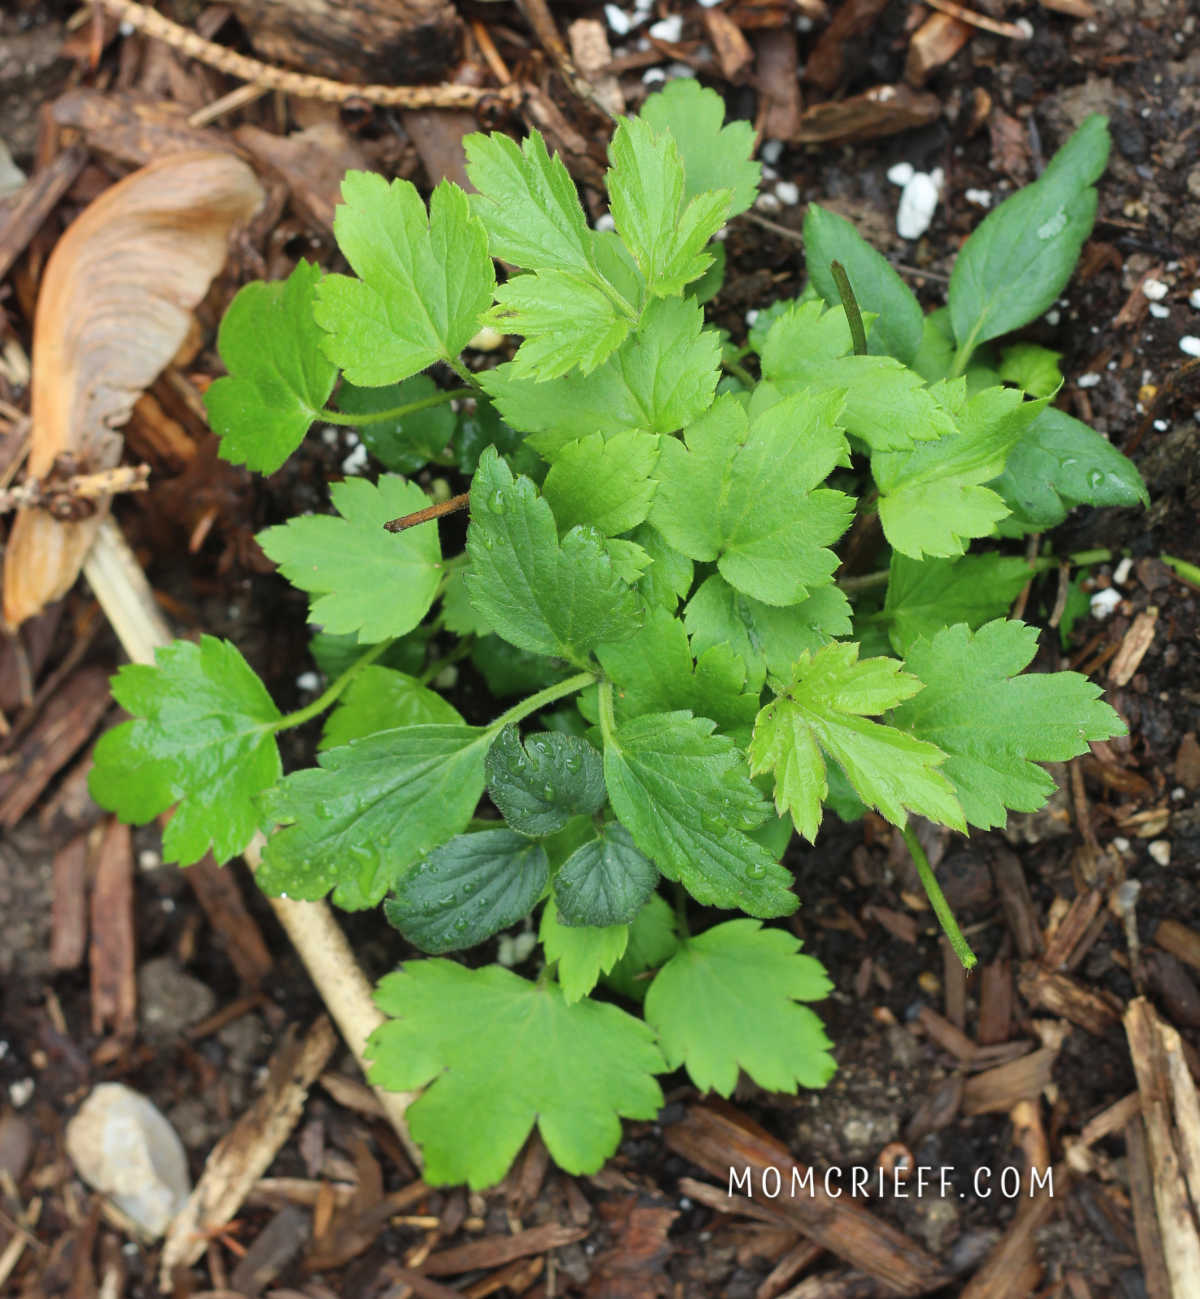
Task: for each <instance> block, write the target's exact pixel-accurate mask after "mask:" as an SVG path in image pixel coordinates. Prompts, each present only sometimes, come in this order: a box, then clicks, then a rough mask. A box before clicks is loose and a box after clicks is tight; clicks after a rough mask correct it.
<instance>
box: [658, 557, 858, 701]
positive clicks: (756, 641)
mask: <svg viewBox="0 0 1200 1299" xmlns="http://www.w3.org/2000/svg"><path fill="white" fill-rule="evenodd" d="M683 620H684V626H685V627H686V628H687V631H688V635H689V636H690V637H691V641H692V653H693V654H699V655H704V654H705V653H706V652H707V651H708V650H710V649H712V648H714V647H716V646H721V645H726V646H728V647H729V649H731V650H732V651H733V653H734V654H736V655H737V656H738V657H739V658H740V659H741V660H742V662H743V663H744V664H745V667H746V689H747V690H748V691H751V692H757V691H759V690H761V689H762V686H763V682H764V681H765V680H766V676H767V673H768V672H770V673H771V674H772V675H774V676H779V677H786V676H787V674H788V673H789V672H790V670H791V666H792V664H793V663H795V661H796V660H797V659H798V658H799V657H800V655H801V654H803V653H804V652H805V651H806V650H808V651H811V652H815V651H817V650H819V649H820V648H821V646H822V645H825V644H827V643H828V642H829V641H830V640H832V639H833V638H834V637H836V636H846V635H849V633H850V629H851V617H850V601H849V600H848V599H847V598H846V596H845V594H844V593H843V591H842V590H841V588H840V587H838V586H834V585H832V584H831V585H828V586H822V587H819V588H818V589H817V590H815V591H814V592H813V593H812V594H811V595H810V596H809V597H808V598H807V599H806V600H801V601H800V603H799V604H793V605H790V606H789V607H788V608H786V609H777V608H774V607H773V606H771V605H769V604H763V603H762V602H761V601H759V600H755V599H752V598H751V597H750V596H748V595H743V594H742V593H741V592H740V591H735V590H734V589H733V587H732V586H730V585H729V583H728V582H726V581H725V579H724V578H723V577H721V576H720V574H719V573H714V574H713V575H712V576H711V577H708V578H706V579H705V580H704V581H703V582H702V583H701V584H700V586H699V588H698V589H697V591H696V594H695V595H693V596H692V598H691V600H689V601H688V605H687V608H686V609H685V611H684V618H683Z"/></svg>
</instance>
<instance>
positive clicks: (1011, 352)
mask: <svg viewBox="0 0 1200 1299" xmlns="http://www.w3.org/2000/svg"><path fill="white" fill-rule="evenodd" d="M1061 360H1062V353H1061V352H1052V351H1051V350H1050V349H1049V348H1048V347H1041V346H1039V345H1038V344H1037V343H1013V345H1012V346H1011V347H1006V348H1005V349H1004V351H1003V352H1002V353H1001V354H1000V367H999V373H1000V377H1001V379H1003V380H1004V382H1005V383H1012V384H1016V386H1017V387H1018V388H1022V389H1024V390H1025V391H1026V392H1027V393H1029V395H1030V396H1031V397H1052V396H1053V395H1054V394H1055V393H1056V392H1057V391H1058V390H1059V388H1060V387H1062V381H1063V376H1062V371H1061V370H1060V369H1059V368H1058V363H1059V361H1061Z"/></svg>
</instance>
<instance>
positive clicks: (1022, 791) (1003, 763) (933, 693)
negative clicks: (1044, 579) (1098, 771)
mask: <svg viewBox="0 0 1200 1299" xmlns="http://www.w3.org/2000/svg"><path fill="white" fill-rule="evenodd" d="M1036 652H1037V629H1036V628H1035V627H1027V626H1026V625H1025V624H1024V623H1022V622H1010V621H1005V620H1004V619H997V620H995V621H994V622H989V623H987V624H986V625H985V626H983V627H981V628H980V629H979V630H978V631H976V632H971V631H970V630H969V629H968V628H967V626H966V625H965V624H963V623H957V624H955V625H954V626H953V627H947V628H945V629H944V630H942V631H940V632H938V633H937V634H936V635H935V636H933V637H931V638H930V639H928V640H926V639H921V640H918V641H916V642H915V643H914V644H913V645H911V646H910V647H909V651H908V658H907V663H906V666H908V667H909V668H911V669H912V670H913V671H914V672H916V673H917V674H918V675H919V676H920V678H921V680H922V681H924V682H925V689H924V690H923V691H921V693H920V694H919V695H917V696H916V697H915V698H913V699H909V700H906V701H905V702H904V703H902V704H901V705H900V706H899V707H898V708H897V709H896V711H895V713H894V714H893V715H892V720H893V723H894V724H895V725H896V726H898V727H901V728H903V729H904V730H905V731H908V732H910V733H911V734H912V735H913V736H915V737H920V739H921V740H923V741H927V742H929V743H932V744H935V745H937V746H938V748H939V749H940V750H941V751H942V752H943V753H945V755H946V761H945V763H944V765H943V767H942V771H943V772H944V774H945V776H946V778H947V779H948V780H949V781H950V783H951V784H952V785H953V786H954V791H955V793H956V795H957V797H958V799H959V801H960V802H961V804H962V808H963V812H964V813H965V816H966V820H967V821H968V823H969V824H971V825H974V826H978V827H979V828H980V829H983V830H989V829H991V828H993V827H994V826H1002V825H1003V824H1004V823H1005V820H1006V817H1007V812H1006V809H1008V810H1011V811H1014V812H1035V811H1037V810H1038V809H1039V808H1040V807H1041V806H1042V805H1043V804H1044V803H1045V801H1046V799H1047V798H1048V797H1049V796H1050V795H1051V794H1052V793H1053V792H1054V781H1053V779H1052V778H1051V777H1050V775H1049V774H1048V773H1047V772H1046V771H1045V770H1043V768H1041V767H1039V766H1038V765H1037V764H1038V763H1039V762H1066V761H1067V760H1068V759H1070V758H1076V757H1078V756H1079V755H1080V754H1081V753H1086V752H1087V749H1088V741H1089V740H1108V739H1112V737H1113V736H1116V735H1124V734H1125V724H1124V722H1123V721H1122V720H1121V718H1120V716H1119V715H1118V713H1117V712H1116V710H1115V709H1113V708H1111V707H1110V706H1109V705H1108V704H1106V703H1104V702H1103V700H1101V698H1100V695H1101V690H1100V687H1099V686H1097V685H1095V684H1093V683H1092V682H1091V681H1089V680H1088V679H1087V678H1086V677H1084V676H1081V675H1080V674H1079V673H1078V672H1046V673H1041V672H1039V673H1024V675H1021V674H1022V673H1023V672H1024V669H1025V668H1026V667H1027V666H1028V665H1029V663H1030V661H1031V660H1032V659H1033V656H1034V654H1035V653H1036Z"/></svg>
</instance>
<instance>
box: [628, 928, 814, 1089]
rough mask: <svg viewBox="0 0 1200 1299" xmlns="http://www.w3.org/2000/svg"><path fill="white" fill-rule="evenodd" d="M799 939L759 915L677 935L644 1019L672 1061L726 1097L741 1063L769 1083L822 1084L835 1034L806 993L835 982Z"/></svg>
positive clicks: (777, 1086)
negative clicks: (768, 926)
mask: <svg viewBox="0 0 1200 1299" xmlns="http://www.w3.org/2000/svg"><path fill="white" fill-rule="evenodd" d="M799 949H800V941H799V939H797V938H795V937H793V936H792V935H791V934H790V933H788V932H787V930H785V929H763V928H762V926H761V924H760V922H759V921H757V920H729V921H726V922H725V923H724V924H721V925H715V926H713V928H711V929H708V930H706V931H705V932H704V933H702V934H698V935H696V936H695V937H693V938H687V939H685V940H684V941H683V942H682V943H680V944H679V946H678V948H677V949H676V951H675V953H674V955H672V956H671V958H670V960H668V961H667V963H666V964H665V965H664V966H663V967H662V969H661V970H659V972H658V974H657V975H656V976H655V978H654V982H653V983H652V984H651V985H650V990H649V992H647V993H646V1022H647V1023H648V1024H650V1025H652V1026H653V1027H654V1029H655V1031H656V1032H657V1033H658V1042H659V1046H660V1047H661V1048H662V1052H663V1055H664V1056H666V1059H667V1064H668V1065H669V1066H670V1067H671V1068H673V1069H677V1068H679V1066H680V1065H683V1066H685V1067H686V1069H687V1071H688V1076H689V1077H690V1078H691V1080H692V1082H693V1084H694V1085H695V1086H696V1087H698V1088H699V1089H700V1090H701V1091H715V1092H716V1093H717V1094H718V1095H720V1096H726V1097H727V1096H730V1095H731V1094H732V1092H733V1089H734V1087H735V1085H736V1084H737V1080H738V1073H739V1070H745V1072H746V1073H747V1074H748V1075H749V1076H750V1077H751V1078H752V1079H753V1080H754V1081H755V1082H756V1083H757V1084H758V1085H759V1086H760V1087H764V1088H766V1089H767V1090H768V1091H775V1092H794V1091H795V1090H796V1088H797V1085H800V1086H802V1087H824V1086H825V1084H826V1083H827V1082H828V1081H829V1080H830V1078H832V1077H833V1074H834V1070H835V1069H836V1068H837V1065H836V1064H835V1062H834V1059H833V1056H832V1055H831V1054H830V1048H831V1047H832V1045H833V1043H832V1042H830V1040H829V1038H828V1037H827V1036H826V1035H825V1030H824V1028H823V1027H822V1025H821V1021H820V1020H819V1019H818V1018H817V1016H816V1015H815V1014H814V1012H813V1011H811V1010H809V1008H808V1007H807V1006H805V1005H802V1004H801V1003H802V1002H805V1001H820V1000H821V999H822V998H824V997H826V996H827V995H828V994H829V993H830V992H831V991H832V989H833V984H832V983H831V982H830V980H829V977H828V976H827V975H826V973H825V970H824V968H823V967H822V965H821V963H820V962H819V961H818V960H816V959H815V958H814V957H811V956H804V955H801V954H800V950H799ZM751 1007H752V1008H753V1009H752V1012H751V1013H747V1009H748V1008H751Z"/></svg>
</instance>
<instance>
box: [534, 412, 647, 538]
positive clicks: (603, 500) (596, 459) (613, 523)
mask: <svg viewBox="0 0 1200 1299" xmlns="http://www.w3.org/2000/svg"><path fill="white" fill-rule="evenodd" d="M658 445H659V440H658V438H657V437H655V436H653V435H651V434H648V433H638V432H635V431H634V430H632V429H630V430H628V431H627V432H624V433H616V434H613V436H611V437H609V438H605V437H604V436H603V435H602V434H600V433H593V434H592V435H591V436H590V437H585V438H580V439H579V440H578V441H576V442H568V443H567V444H566V445H565V446H563V447H562V448H561V449H560V450H559V451H558V452H557V453H556V454H555V456H554V463H553V464H552V465H551V466H550V472H549V473H548V474H547V475H546V481H545V482H544V483H543V484H542V495H543V496H544V497H545V498H546V500H547V501H549V502H550V508H551V510H553V511H554V521H555V522H556V523H557V524H558V527H559V530H560V531H561V532H566V531H568V530H569V529H571V528H573V527H574V526H575V525H576V524H578V523H583V524H588V525H589V526H591V527H593V528H598V529H599V530H600V531H601V532H603V533H604V535H605V536H608V537H616V536H620V534H621V533H623V532H630V531H632V530H633V529H634V528H636V527H637V526H638V524H640V523H642V522H643V521H644V520H645V518H646V515H647V514H648V513H649V511H650V502H651V501H652V500H653V499H654V491H655V488H656V486H657V483H656V482H655V481H654V479H653V478H651V476H650V475H651V474H652V473H653V471H654V466H655V465H656V464H657V462H658Z"/></svg>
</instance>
